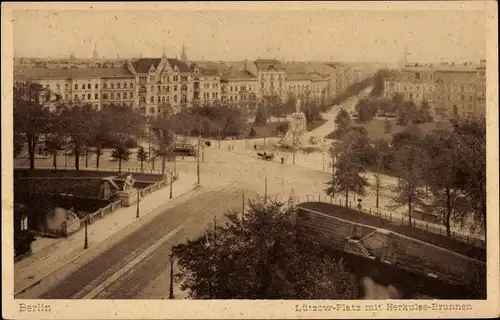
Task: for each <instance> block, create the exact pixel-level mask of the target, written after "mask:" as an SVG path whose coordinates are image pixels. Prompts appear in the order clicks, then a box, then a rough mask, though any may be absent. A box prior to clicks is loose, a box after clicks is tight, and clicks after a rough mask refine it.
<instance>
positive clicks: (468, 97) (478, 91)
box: [384, 60, 486, 117]
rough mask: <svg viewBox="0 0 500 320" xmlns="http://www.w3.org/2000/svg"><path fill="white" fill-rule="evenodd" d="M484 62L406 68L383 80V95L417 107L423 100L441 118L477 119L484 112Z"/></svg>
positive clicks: (417, 65)
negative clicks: (398, 96) (405, 101)
mask: <svg viewBox="0 0 500 320" xmlns="http://www.w3.org/2000/svg"><path fill="white" fill-rule="evenodd" d="M485 79H486V61H485V60H481V63H480V64H479V65H473V64H472V63H470V62H468V63H465V64H461V65H458V64H457V65H455V64H454V63H452V64H441V65H429V64H427V65H419V64H414V65H412V66H406V67H404V68H402V69H401V71H400V72H399V73H398V74H397V75H396V76H395V77H391V78H388V79H385V80H384V96H385V97H386V98H389V99H390V98H392V97H393V96H394V95H395V94H399V95H401V96H402V97H403V99H404V100H407V101H413V102H415V103H416V104H417V105H421V104H422V102H423V101H424V100H425V101H427V102H428V103H429V105H430V106H431V109H432V111H433V112H434V114H435V115H437V116H441V117H478V116H484V115H485V113H486V82H485Z"/></svg>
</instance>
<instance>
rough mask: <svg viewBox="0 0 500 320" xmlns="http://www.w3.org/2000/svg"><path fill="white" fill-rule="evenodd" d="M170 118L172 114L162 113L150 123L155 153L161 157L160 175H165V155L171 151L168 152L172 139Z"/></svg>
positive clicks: (172, 132)
mask: <svg viewBox="0 0 500 320" xmlns="http://www.w3.org/2000/svg"><path fill="white" fill-rule="evenodd" d="M172 120H173V118H172V116H169V115H162V116H160V117H159V118H157V119H155V120H154V121H153V122H152V124H151V130H152V131H153V133H154V137H155V141H156V146H157V148H156V152H155V154H156V156H159V157H161V158H162V167H161V174H162V175H165V169H166V167H165V163H166V160H167V157H168V156H169V155H171V153H172V152H169V150H170V148H171V146H172V143H173V141H174V131H173V123H172ZM198 134H201V133H198Z"/></svg>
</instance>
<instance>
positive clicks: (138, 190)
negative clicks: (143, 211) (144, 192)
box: [135, 189, 141, 218]
mask: <svg viewBox="0 0 500 320" xmlns="http://www.w3.org/2000/svg"><path fill="white" fill-rule="evenodd" d="M140 200H141V191H140V189H137V206H136V214H135V217H136V218H139V202H140Z"/></svg>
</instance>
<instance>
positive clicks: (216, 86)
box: [203, 83, 219, 89]
mask: <svg viewBox="0 0 500 320" xmlns="http://www.w3.org/2000/svg"><path fill="white" fill-rule="evenodd" d="M218 87H219V84H218V83H213V84H212V88H214V89H217V88H218ZM203 88H204V89H210V83H204V84H203Z"/></svg>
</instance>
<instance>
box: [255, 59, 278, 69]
mask: <svg viewBox="0 0 500 320" xmlns="http://www.w3.org/2000/svg"><path fill="white" fill-rule="evenodd" d="M254 64H255V66H256V67H257V69H258V70H282V68H281V66H280V64H281V63H280V62H279V60H275V59H257V60H255V62H254Z"/></svg>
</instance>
